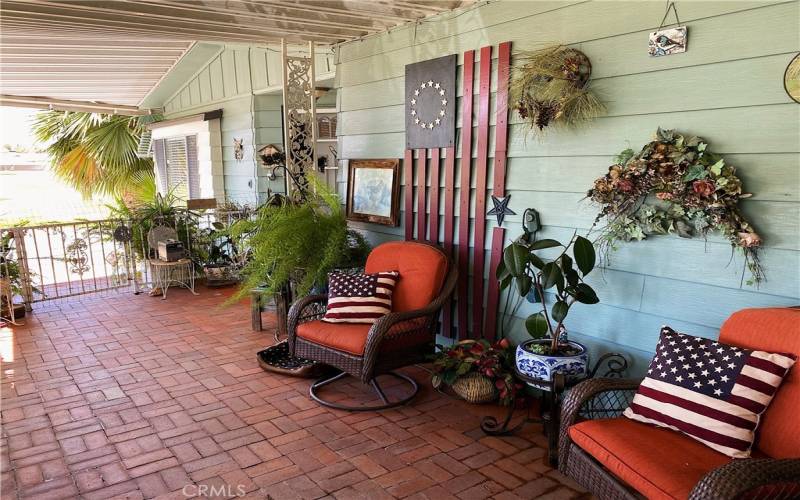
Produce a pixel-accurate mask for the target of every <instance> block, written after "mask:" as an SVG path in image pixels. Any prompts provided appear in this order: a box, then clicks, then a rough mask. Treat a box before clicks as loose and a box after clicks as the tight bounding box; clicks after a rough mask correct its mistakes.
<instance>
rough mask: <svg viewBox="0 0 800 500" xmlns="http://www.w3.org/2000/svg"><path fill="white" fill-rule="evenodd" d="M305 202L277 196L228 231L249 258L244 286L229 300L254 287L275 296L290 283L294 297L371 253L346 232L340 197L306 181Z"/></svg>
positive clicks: (360, 263) (359, 237) (313, 181)
mask: <svg viewBox="0 0 800 500" xmlns="http://www.w3.org/2000/svg"><path fill="white" fill-rule="evenodd" d="M308 180H309V185H310V186H311V189H309V190H308V191H307V193H306V195H307V196H306V200H305V201H302V202H296V201H293V200H290V199H289V198H287V197H283V196H280V197H277V198H274V199H273V200H272V202H269V203H266V204H265V205H263V206H262V207H261V208H259V209H258V211H257V214H256V217H255V218H254V219H253V220H241V221H237V222H236V224H234V225H233V227H232V228H231V233H232V236H233V238H234V239H245V240H246V241H247V243H248V245H249V247H250V249H251V250H250V251H251V259H250V261H249V262H248V264H247V265H246V266H245V268H244V269H243V271H242V275H243V278H244V279H243V282H242V286H241V289H240V290H239V292H238V293H237V294H236V295H234V296H233V297H232V299H231V301H235V300H238V299H240V298H243V297H245V296H247V294H248V293H249V292H250V290H252V289H253V288H256V287H261V286H265V287H266V292H267V293H268V294H275V293H278V292H279V291H280V290H281V289H282V288H283V287H284V286H286V285H287V284H288V283H289V282H290V281H292V282H293V283H294V284H295V287H296V289H295V290H296V293H297V296H303V295H306V294H307V293H308V292H309V291H310V290H311V288H312V287H314V286H315V285H324V284H325V283H326V282H327V274H328V272H330V271H332V270H333V269H335V268H349V267H359V266H363V265H364V262H365V261H366V258H367V254H368V253H369V251H370V247H369V244H368V243H367V242H366V240H365V239H364V237H363V236H362V235H361V234H360V233H358V232H356V231H353V230H348V228H347V220H346V219H345V214H344V210H343V209H342V205H341V203H340V200H339V197H338V196H337V195H336V194H335V193H332V192H331V191H330V190H329V189H328V188H327V187H326V186H324V185H323V184H322V183H320V182H319V181H317V180H316V178H315V177H314V176H309V179H308Z"/></svg>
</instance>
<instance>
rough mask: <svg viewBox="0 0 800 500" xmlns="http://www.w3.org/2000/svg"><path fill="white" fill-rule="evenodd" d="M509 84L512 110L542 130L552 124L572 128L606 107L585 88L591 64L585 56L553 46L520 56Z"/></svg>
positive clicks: (533, 127)
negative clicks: (519, 61) (512, 103)
mask: <svg viewBox="0 0 800 500" xmlns="http://www.w3.org/2000/svg"><path fill="white" fill-rule="evenodd" d="M521 59H522V61H523V62H524V64H523V65H522V66H521V67H519V68H518V69H517V70H516V76H515V77H514V80H513V82H512V83H511V97H512V100H513V102H514V103H515V109H516V110H517V112H518V113H519V114H520V116H521V117H522V118H523V119H525V120H526V121H527V122H528V123H529V124H530V126H531V129H532V130H533V131H534V132H536V131H537V130H538V132H539V133H542V132H543V131H544V129H545V127H548V126H550V125H551V124H557V125H564V126H566V127H575V126H578V125H581V124H583V123H585V122H588V121H590V120H593V119H594V118H597V117H598V116H599V115H600V114H602V113H603V112H604V111H605V106H604V105H603V103H602V102H600V101H599V100H598V99H597V97H596V96H595V95H594V94H593V93H592V92H591V91H589V90H588V88H587V84H588V82H589V76H590V75H591V73H592V65H591V63H590V62H589V58H587V57H586V55H585V54H584V53H583V52H581V51H579V50H576V49H572V48H569V47H566V46H564V45H553V46H551V47H547V48H544V49H541V50H537V51H535V52H529V53H527V54H525V55H523V56H522V58H521Z"/></svg>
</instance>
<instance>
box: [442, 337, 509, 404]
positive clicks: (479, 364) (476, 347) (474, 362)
mask: <svg viewBox="0 0 800 500" xmlns="http://www.w3.org/2000/svg"><path fill="white" fill-rule="evenodd" d="M437 347H438V348H439V351H438V352H437V353H436V354H434V355H433V376H432V378H431V383H432V384H433V386H434V387H436V388H439V387H441V386H442V384H444V385H453V383H454V382H455V381H456V380H458V379H459V378H460V377H463V376H465V375H467V374H469V373H473V372H474V373H480V374H481V375H483V376H485V377H488V378H489V379H490V380H491V381H492V383H493V384H494V386H495V387H496V388H497V390H498V392H499V397H500V403H501V404H504V405H508V404H511V402H513V401H514V399H515V398H516V397H517V395H518V393H519V392H520V391H521V390H522V389H523V387H524V384H522V383H521V382H520V381H519V380H518V379H517V378H516V376H515V375H514V349H513V347H512V346H511V344H510V343H509V342H508V340H507V339H502V340H499V341H497V342H495V343H490V342H489V341H488V340H486V339H480V340H462V341H460V342H457V343H455V344H453V345H451V346H443V345H437Z"/></svg>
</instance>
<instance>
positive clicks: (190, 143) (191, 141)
mask: <svg viewBox="0 0 800 500" xmlns="http://www.w3.org/2000/svg"><path fill="white" fill-rule="evenodd" d="M186 169H187V175H188V177H189V199H197V198H200V164H199V163H198V161H197V136H196V135H187V136H186Z"/></svg>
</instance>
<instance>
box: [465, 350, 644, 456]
mask: <svg viewBox="0 0 800 500" xmlns="http://www.w3.org/2000/svg"><path fill="white" fill-rule="evenodd" d="M604 364H605V366H606V369H605V371H604V372H603V373H602V375H600V376H602V377H622V376H623V374H624V372H625V370H626V369H627V368H628V361H627V360H626V359H625V357H624V356H623V355H622V354H619V353H608V354H604V355H603V356H601V357H600V359H598V360H597V362H596V363H595V364H594V367H593V368H592V370H591V371H590V372H589V373H588V374H587V376H586V377H584V378H582V379H579V380H572V381H569V382H567V381H566V377H564V375H563V374H561V373H556V374H555V376H554V377H553V380H544V379H537V378H533V377H529V376H527V375H525V374H523V373H520V372H519V371H517V372H516V375H517V377H518V378H519V379H520V380H522V381H523V382H525V383H526V384H528V385H529V386H532V387H536V386H537V385H538V386H548V387H549V388H548V389H547V390H542V400H541V407H540V408H541V410H540V417H533V416H531V414H530V413H531V412H530V403H529V406H528V407H527V408H525V411H526V412H527V415H526V416H525V417H524V418H523V419H522V420H521V421H519V422H518V423H517V424H516V425H513V426H512V425H511V420H512V419H513V417H514V412H515V410H516V407H515V405H514V404H513V402H512V404H511V405H509V409H508V414H507V415H506V417H505V418H504V419H503V421H502V422H498V421H497V419H496V418H495V417H493V416H487V417H484V418H483V420H482V421H481V430H482V431H483V432H485V433H486V434H488V435H490V436H507V435H509V434H513V433H515V432H517V431H519V430H520V429H522V428H523V427H524V426H525V424H527V423H540V424H542V429H543V431H544V435H545V436H547V458H548V461H549V462H550V465H551V466H553V467H555V466H556V465H557V462H558V432H559V427H560V426H561V421H560V418H561V401H562V400H563V399H564V398H563V395H564V393H565V392H566V391H567V390H568V389H570V388H571V387H574V386H575V385H577V384H579V383H580V382H583V381H584V380H587V379H590V378H593V377H594V376H595V375H597V372H598V371H599V369H600V368H601V366H603V365H604ZM515 371H516V368H515ZM620 411H621V410H620Z"/></svg>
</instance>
